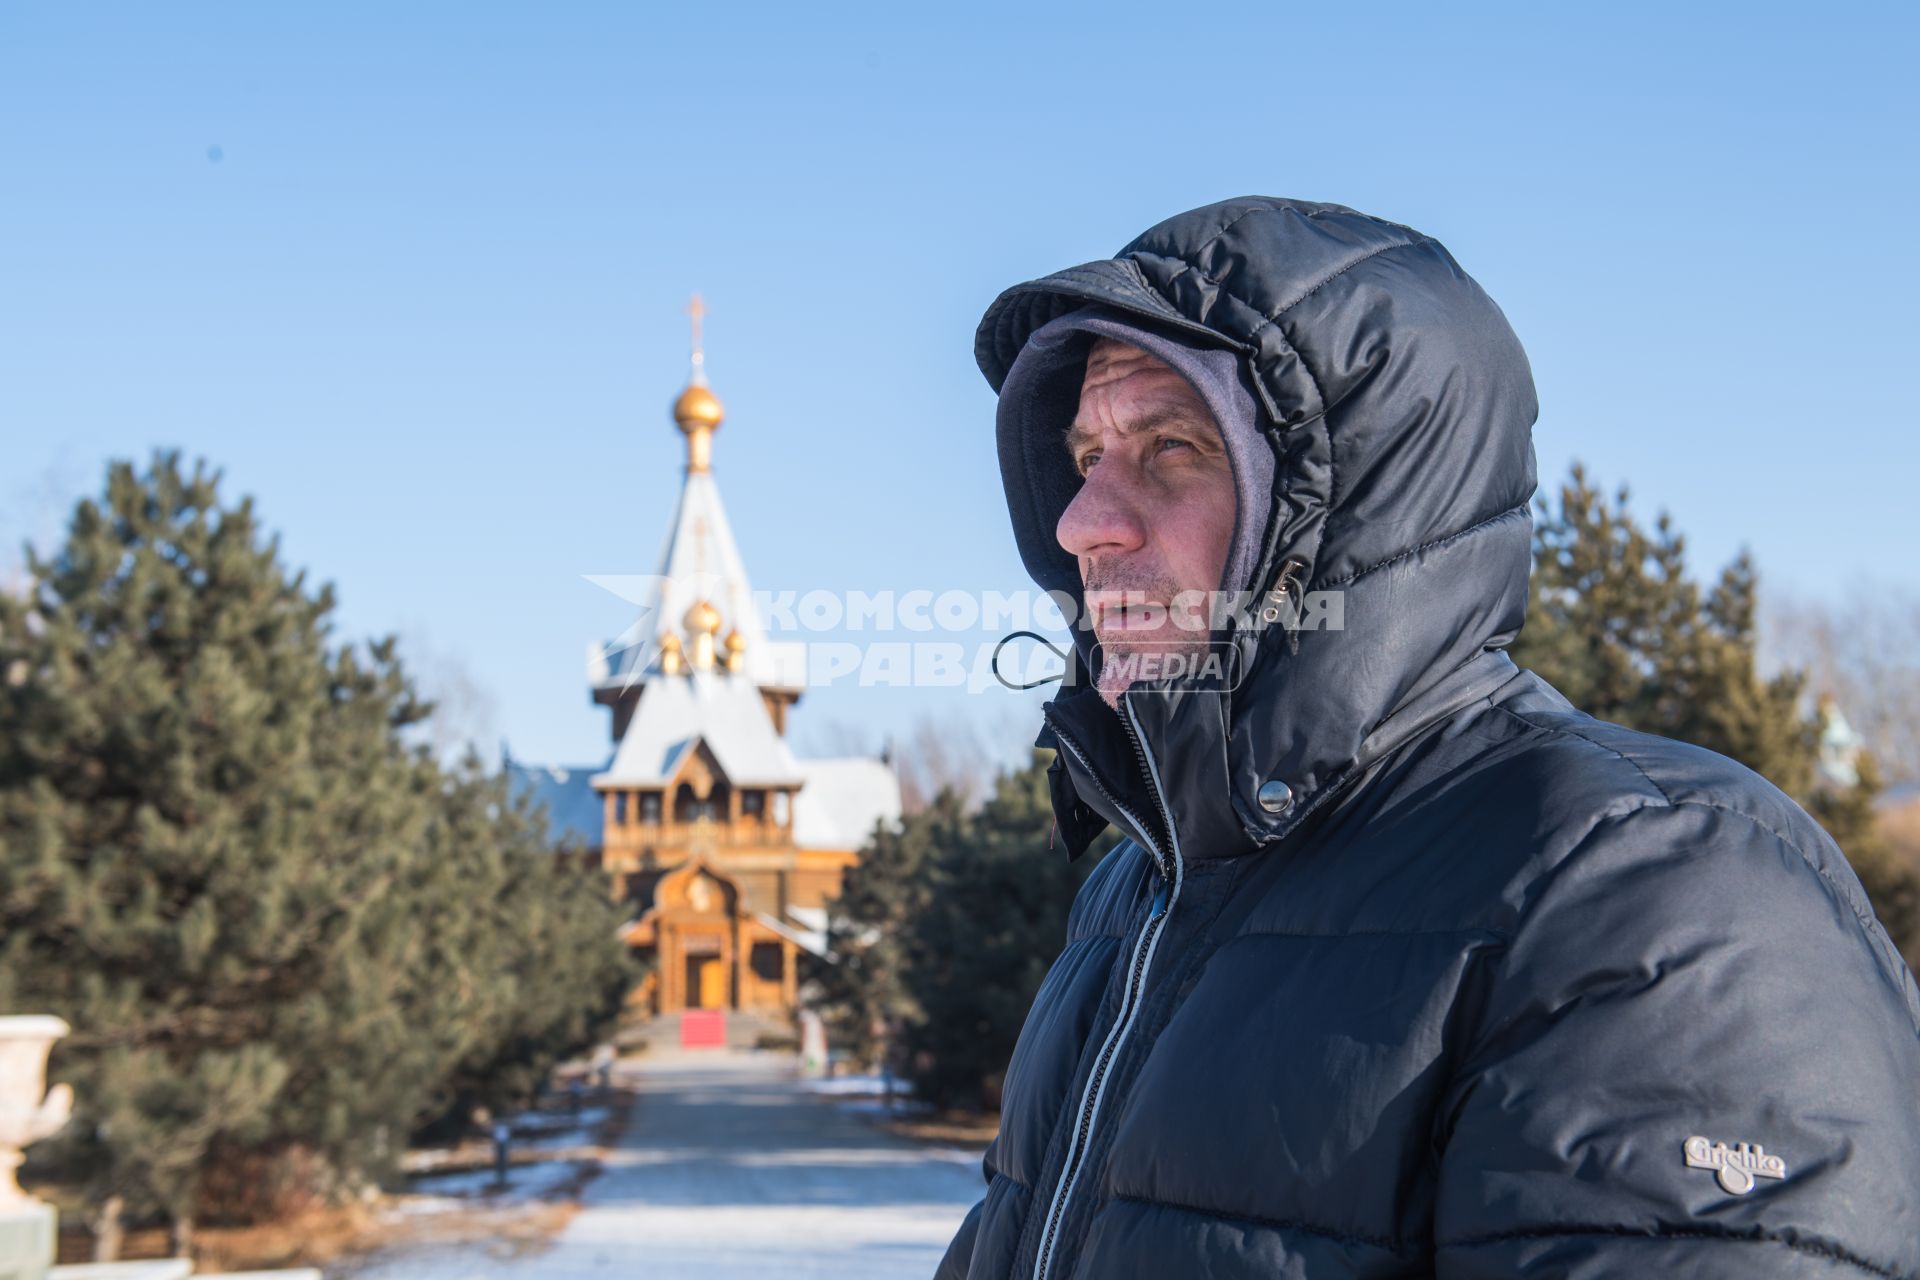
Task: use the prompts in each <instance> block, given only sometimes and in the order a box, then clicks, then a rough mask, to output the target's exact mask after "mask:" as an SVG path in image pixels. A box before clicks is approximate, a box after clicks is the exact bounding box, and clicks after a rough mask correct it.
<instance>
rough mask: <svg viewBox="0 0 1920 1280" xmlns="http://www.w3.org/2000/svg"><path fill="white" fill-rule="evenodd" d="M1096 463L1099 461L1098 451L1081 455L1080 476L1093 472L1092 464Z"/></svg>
mask: <svg viewBox="0 0 1920 1280" xmlns="http://www.w3.org/2000/svg"><path fill="white" fill-rule="evenodd" d="M1098 461H1100V451H1099V450H1098V449H1095V450H1092V451H1091V452H1088V453H1083V454H1081V455H1080V461H1079V467H1080V474H1081V475H1083V476H1084V475H1085V474H1087V472H1089V471H1091V470H1093V464H1094V463H1096V462H1098Z"/></svg>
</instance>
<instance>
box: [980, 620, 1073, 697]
mask: <svg viewBox="0 0 1920 1280" xmlns="http://www.w3.org/2000/svg"><path fill="white" fill-rule="evenodd" d="M1021 636H1031V637H1033V638H1034V639H1035V640H1038V641H1039V642H1040V643H1041V644H1043V645H1045V646H1047V648H1049V649H1051V650H1053V656H1054V657H1056V658H1058V659H1060V661H1062V662H1065V661H1066V660H1067V652H1066V650H1064V649H1061V648H1058V647H1056V646H1055V645H1054V643H1053V641H1051V640H1049V639H1047V638H1046V637H1045V636H1043V635H1041V634H1040V633H1039V632H1038V631H1014V632H1011V633H1009V634H1007V635H1004V636H1001V637H1000V643H999V644H996V645H995V646H993V662H992V666H993V678H994V679H995V680H998V681H999V682H1000V683H1001V684H1003V685H1005V686H1006V687H1007V688H1009V689H1013V690H1020V689H1037V688H1039V687H1040V686H1041V685H1043V684H1052V683H1053V682H1054V681H1055V680H1064V679H1065V678H1066V675H1067V672H1066V668H1065V667H1062V668H1061V669H1060V673H1059V674H1058V675H1051V676H1043V677H1041V678H1040V679H1038V680H1030V681H1028V682H1027V683H1026V684H1015V683H1014V682H1013V681H1011V680H1009V679H1007V678H1006V677H1005V676H1003V675H1001V674H1000V651H1001V650H1002V649H1004V648H1006V647H1007V644H1008V643H1009V642H1010V641H1014V640H1018V639H1019V638H1020V637H1021Z"/></svg>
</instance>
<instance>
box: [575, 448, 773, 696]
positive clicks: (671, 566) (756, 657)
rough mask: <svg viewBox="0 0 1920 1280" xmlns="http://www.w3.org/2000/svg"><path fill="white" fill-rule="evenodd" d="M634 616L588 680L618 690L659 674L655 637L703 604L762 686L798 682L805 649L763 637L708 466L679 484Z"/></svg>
mask: <svg viewBox="0 0 1920 1280" xmlns="http://www.w3.org/2000/svg"><path fill="white" fill-rule="evenodd" d="M641 595H642V599H641V604H640V616H639V619H638V621H636V622H635V624H634V626H633V627H632V628H630V629H629V631H628V633H627V634H626V635H624V636H622V637H621V638H620V639H618V640H615V641H612V642H610V643H609V644H608V645H607V647H606V657H605V660H604V661H603V662H601V663H599V664H597V665H596V670H595V671H594V672H593V676H594V684H595V685H596V686H597V687H599V688H603V689H605V688H612V689H622V688H630V687H632V686H633V685H636V684H639V683H641V682H642V681H643V680H646V679H648V678H650V677H652V676H653V675H655V674H657V673H658V672H659V671H660V655H659V645H658V637H659V635H660V633H661V632H662V631H667V630H673V629H676V628H678V627H679V626H680V625H681V620H682V619H683V618H685V617H686V616H687V613H688V611H689V610H691V609H692V608H693V607H694V606H695V605H696V604H698V603H700V602H701V601H705V602H707V603H708V604H711V605H713V606H714V607H715V608H717V609H718V610H719V611H720V619H721V625H722V627H723V628H725V629H727V630H732V631H737V632H739V633H740V639H741V640H742V641H743V642H744V646H745V648H744V659H745V674H746V675H747V677H748V678H749V679H750V680H751V681H752V682H753V683H754V684H756V685H760V686H762V687H765V688H781V689H798V688H800V687H802V686H803V685H804V684H805V682H806V666H805V663H806V647H805V646H804V645H803V644H800V643H797V642H792V641H786V642H781V643H778V644H776V643H774V642H772V641H769V640H768V639H767V632H766V627H765V625H764V624H763V622H762V620H761V618H760V615H759V612H758V610H756V609H755V608H754V603H753V587H752V585H751V584H750V583H749V582H748V580H747V568H746V564H745V562H744V561H742V560H741V558H740V548H739V546H738V545H737V544H736V543H735V542H734V540H733V527H732V525H730V524H729V523H728V521H727V512H726V508H725V507H724V506H723V505H722V504H721V502H720V489H719V486H717V485H716V484H715V483H714V480H713V473H712V472H711V471H694V470H689V471H688V472H687V477H686V481H685V483H684V484H683V485H682V486H681V489H680V502H679V505H678V506H677V507H676V508H675V510H674V513H673V522H672V524H670V525H669V526H668V528H667V542H666V546H665V547H663V548H662V549H661V552H660V561H659V569H658V571H657V572H656V573H655V574H654V576H653V578H652V580H651V581H648V582H646V583H645V584H644V590H643V591H642V593H641Z"/></svg>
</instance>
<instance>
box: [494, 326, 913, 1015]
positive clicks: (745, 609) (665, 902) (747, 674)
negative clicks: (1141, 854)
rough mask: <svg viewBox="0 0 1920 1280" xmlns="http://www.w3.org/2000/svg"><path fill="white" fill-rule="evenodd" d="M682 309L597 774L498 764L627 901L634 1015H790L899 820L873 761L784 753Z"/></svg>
mask: <svg viewBox="0 0 1920 1280" xmlns="http://www.w3.org/2000/svg"><path fill="white" fill-rule="evenodd" d="M699 316H700V313H699V301H698V299H695V303H694V344H693V374H692V378H691V380H690V382H689V385H688V386H687V388H686V390H685V391H683V392H682V393H681V394H680V397H679V399H678V400H676V401H675V402H674V406H673V420H674V423H675V425H676V426H677V427H678V428H679V430H680V431H681V433H682V434H683V435H684V436H685V442H686V476H685V480H684V482H683V483H682V486H681V490H680V501H679V506H678V509H677V510H676V511H675V513H674V517H673V522H672V525H671V527H670V528H669V530H668V534H667V544H666V549H665V551H664V552H663V554H662V556H661V560H660V566H659V569H658V572H657V573H656V574H655V575H654V577H653V578H652V579H651V581H649V582H648V583H647V586H646V590H645V592H644V602H643V606H642V610H641V613H640V622H639V623H637V624H636V627H635V628H634V629H631V630H630V631H629V633H628V634H627V635H626V636H623V637H622V638H621V639H620V640H617V641H615V642H613V643H611V644H609V645H606V646H596V647H595V649H594V650H593V652H592V655H591V656H590V658H589V684H590V686H591V690H592V696H593V699H594V701H595V702H596V703H598V704H600V705H602V706H605V707H606V708H608V710H609V712H610V713H611V718H612V730H613V752H612V756H611V758H610V759H609V760H607V761H606V763H604V764H603V765H599V766H594V767H589V768H582V769H568V768H554V767H548V766H536V765H526V764H521V763H517V762H514V761H511V760H509V761H508V764H507V767H508V769H509V771H510V773H511V775H512V777H513V781H514V783H515V785H516V786H517V787H519V788H522V789H523V790H525V791H528V792H530V793H532V794H533V795H535V796H536V797H537V798H539V799H541V800H543V801H545V803H546V804H547V807H548V812H549V815H550V821H551V823H552V826H553V836H554V838H555V840H556V842H559V841H560V840H562V839H564V838H569V837H570V838H571V839H572V840H573V842H575V843H576V844H579V845H584V846H585V847H587V848H588V849H589V850H590V851H591V853H592V856H594V857H596V858H597V859H598V861H599V864H600V866H601V867H602V868H604V869H605V871H606V873H607V875H608V878H609V883H610V888H611V891H612V892H613V894H614V896H615V897H616V898H618V899H619V900H621V901H624V902H626V903H628V904H630V906H631V912H632V914H631V916H630V918H629V920H628V923H627V924H626V925H625V926H624V936H625V939H626V942H627V944H628V945H629V946H631V947H632V948H633V949H634V950H635V951H636V952H637V953H639V954H640V955H641V956H642V957H644V958H646V959H648V960H650V961H652V971H651V974H650V976H649V977H648V978H647V979H646V980H645V981H644V982H643V983H642V984H641V986H640V987H639V988H638V989H637V990H636V991H635V992H634V994H633V997H632V999H633V1001H634V1002H635V1003H637V1004H640V1005H642V1006H644V1007H645V1008H646V1009H648V1010H649V1011H651V1012H653V1013H655V1014H672V1013H679V1012H682V1011H685V1010H694V1009H699V1010H726V1011H737V1012H742V1013H759V1014H762V1015H769V1016H771V1017H774V1018H778V1019H787V1018H791V1017H793V1016H794V1015H795V1014H796V1013H797V1012H798V1004H799V1000H800V992H799V987H798V978H797V974H798V967H799V956H800V953H802V952H808V951H810V952H814V953H815V954H822V953H823V952H824V949H825V943H826V903H827V900H828V899H829V898H831V897H833V896H834V895H836V894H837V893H838V892H839V890H840V880H841V876H842V875H843V874H844V872H845V871H846V869H847V868H848V867H849V866H851V865H852V864H853V863H854V861H855V860H856V859H857V857H858V850H859V848H860V846H861V845H862V844H864V843H865V841H866V839H867V837H868V835H869V833H870V832H871V831H872V830H873V827H874V824H875V823H876V822H891V821H893V820H894V819H897V818H898V817H899V815H900V787H899V783H898V780H897V779H896V778H895V776H894V773H893V770H892V769H891V768H890V767H889V765H888V764H887V763H886V762H885V761H884V760H880V759H870V758H864V757H861V758H842V759H824V760H823V759H802V758H800V757H797V756H796V755H795V754H794V752H793V751H792V749H791V748H790V747H789V745H788V743H787V739H786V729H787V721H788V717H789V715H790V714H791V712H792V710H793V708H794V705H795V704H796V703H797V702H799V700H800V695H801V692H802V688H803V684H804V676H805V658H806V654H805V647H804V645H803V644H801V643H796V642H775V641H771V640H769V638H768V637H767V635H766V632H765V629H764V627H763V625H762V623H761V620H760V618H759V617H758V616H757V614H756V612H755V609H754V601H753V595H752V590H751V588H750V586H749V585H748V581H747V574H746V568H745V565H744V563H743V561H742V560H741V556H740V551H739V548H738V547H737V546H736V545H735V543H734V540H733V533H732V530H731V528H730V526H729V524H728V522H727V516H726V511H725V509H724V508H723V507H722V505H721V502H720V491H719V489H718V487H717V486H716V485H715V483H714V476H713V438H714V433H715V432H716V431H717V430H718V429H719V427H720V423H721V420H722V417H723V413H722V409H721V405H720V401H719V399H718V397H716V396H715V395H714V394H713V392H712V390H711V389H710V388H709V387H708V386H707V379H706V376H705V371H704V368H703V363H704V358H703V353H702V351H701V346H700V337H699Z"/></svg>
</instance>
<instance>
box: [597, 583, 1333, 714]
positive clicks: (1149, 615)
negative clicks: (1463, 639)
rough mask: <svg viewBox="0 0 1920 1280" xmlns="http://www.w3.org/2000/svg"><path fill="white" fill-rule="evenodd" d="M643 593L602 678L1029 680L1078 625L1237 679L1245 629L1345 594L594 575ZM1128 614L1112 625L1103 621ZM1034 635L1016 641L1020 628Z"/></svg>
mask: <svg viewBox="0 0 1920 1280" xmlns="http://www.w3.org/2000/svg"><path fill="white" fill-rule="evenodd" d="M585 577H586V578H587V580H588V581H589V582H592V583H593V584H594V585H596V586H599V587H601V588H604V589H605V590H607V591H610V592H612V593H613V594H614V595H617V596H619V597H620V598H621V599H622V600H625V601H627V602H628V603H630V604H632V605H634V606H635V607H636V608H637V610H638V612H637V616H636V617H635V618H634V620H633V622H632V624H631V625H630V626H628V627H627V628H626V630H625V631H623V632H621V633H620V635H619V636H617V637H615V638H614V639H613V640H611V641H609V642H607V643H606V644H605V645H596V646H595V647H594V649H593V650H592V652H591V653H590V655H589V661H590V663H591V665H592V666H593V668H594V670H593V676H594V679H595V681H596V683H600V684H603V685H621V686H632V685H636V684H639V683H640V682H641V681H643V680H645V679H647V678H648V677H649V676H650V675H652V674H654V673H657V672H661V671H672V670H684V671H691V672H699V671H702V670H706V671H712V672H739V673H745V674H747V675H749V676H750V677H751V678H752V679H753V680H754V681H755V682H756V683H758V684H761V685H778V686H781V687H785V688H820V687H826V686H847V685H854V686H858V687H862V688H965V689H967V690H968V691H969V692H980V691H982V690H987V689H1000V688H1008V689H1025V688H1033V687H1035V686H1037V685H1041V684H1047V683H1050V682H1051V681H1054V680H1058V679H1061V678H1063V676H1064V674H1065V671H1066V669H1067V667H1066V664H1065V662H1064V658H1065V656H1066V653H1067V648H1066V644H1065V643H1058V644H1056V643H1054V642H1052V641H1049V640H1048V639H1047V638H1046V637H1047V636H1050V635H1051V636H1062V637H1064V636H1066V635H1069V634H1071V633H1072V632H1074V631H1076V630H1078V631H1082V632H1085V633H1087V634H1088V635H1089V636H1091V637H1092V639H1093V640H1094V642H1095V643H1094V644H1093V645H1092V646H1091V652H1092V653H1093V654H1096V655H1097V658H1096V661H1097V662H1099V663H1101V664H1108V663H1115V662H1118V663H1123V664H1125V666H1126V668H1127V670H1128V678H1129V680H1130V681H1133V682H1141V683H1148V682H1155V681H1165V680H1174V681H1193V682H1196V683H1200V684H1204V685H1205V686H1207V687H1209V688H1220V689H1224V688H1228V687H1231V682H1232V681H1233V680H1234V679H1236V678H1237V675H1238V673H1237V671H1236V670H1235V664H1233V663H1232V662H1230V661H1229V660H1228V659H1229V657H1230V646H1229V645H1227V644H1225V643H1223V642H1222V641H1221V640H1220V639H1219V638H1218V633H1219V631H1220V630H1221V629H1222V628H1224V627H1227V626H1229V625H1231V626H1232V627H1233V628H1234V629H1236V630H1245V629H1249V628H1266V627H1278V628H1284V629H1286V630H1292V631H1339V630H1343V629H1344V628H1345V626H1346V596H1345V593H1344V592H1340V591H1309V592H1307V593H1306V594H1305V598H1304V599H1303V600H1301V601H1300V603H1299V606H1298V607H1297V608H1290V609H1279V610H1276V609H1275V608H1274V606H1273V604H1272V602H1271V600H1270V598H1269V597H1265V596H1261V595H1258V594H1255V593H1251V592H1224V591H1187V592H1180V593H1178V594H1176V595H1175V596H1173V597H1172V598H1171V599H1170V600H1156V599H1151V598H1149V597H1148V595H1147V594H1146V593H1144V592H1138V591H1120V590H1113V591H1101V592H1096V593H1095V594H1094V595H1093V596H1092V597H1090V598H1089V600H1088V602H1087V604H1086V605H1085V606H1084V607H1083V606H1082V604H1081V602H1080V600H1079V599H1078V598H1076V597H1075V596H1074V595H1073V594H1071V593H1069V592H1065V591H1046V592H1042V591H1011V592H1003V591H965V590H959V589H949V590H944V591H933V590H927V589H912V590H902V591H896V590H892V589H887V590H880V591H860V590H848V591H830V590H825V589H819V590H812V591H752V592H748V591H743V590H741V589H740V584H739V582H738V580H737V579H729V578H727V577H724V576H722V575H719V574H708V575H700V574H695V575H689V576H686V577H678V578H666V577H661V576H659V575H657V574H587V575H585ZM1113 619H1121V620H1123V625H1120V626H1117V627H1110V626H1107V625H1103V622H1105V621H1108V620H1113ZM1019 637H1026V638H1030V639H1031V640H1033V641H1035V642H1036V643H1033V644H1030V645H1025V646H1021V645H1016V644H1013V643H1010V642H1011V641H1013V640H1014V639H1016V638H1019Z"/></svg>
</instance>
